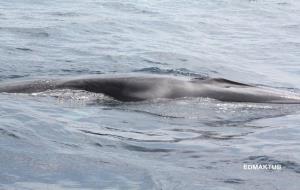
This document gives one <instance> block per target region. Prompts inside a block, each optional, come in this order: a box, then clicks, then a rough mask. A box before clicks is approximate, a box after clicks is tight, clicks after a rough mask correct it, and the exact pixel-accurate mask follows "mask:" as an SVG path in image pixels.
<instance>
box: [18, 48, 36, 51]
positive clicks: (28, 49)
mask: <svg viewBox="0 0 300 190" xmlns="http://www.w3.org/2000/svg"><path fill="white" fill-rule="evenodd" d="M16 49H17V50H21V51H33V50H32V49H30V48H16Z"/></svg>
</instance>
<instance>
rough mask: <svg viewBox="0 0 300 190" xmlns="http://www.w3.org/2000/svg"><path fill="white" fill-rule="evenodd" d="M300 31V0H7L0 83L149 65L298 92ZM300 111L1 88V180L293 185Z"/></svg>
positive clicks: (55, 185) (225, 188) (299, 173)
mask: <svg viewBox="0 0 300 190" xmlns="http://www.w3.org/2000/svg"><path fill="white" fill-rule="evenodd" d="M299 34H300V3H299V2H298V1H294V0H264V1H263V0H251V1H250V0H210V1H208V0H206V1H204V0H203V1H197V0H187V1H177V0H172V1H171V0H153V1H146V0H140V1H136V0H128V1H121V0H109V1H105V0H99V1H97V0H85V1H81V0H73V1H70V0H60V1H58V0H53V1H46V0H22V1H21V0H1V1H0V36H1V37H0V82H9V81H20V80H28V79H34V78H55V77H64V76H68V77H69V76H80V75H93V74H104V73H105V74H107V73H109V74H111V73H115V74H118V73H131V74H132V73H139V74H140V73H154V74H164V75H172V76H173V75H177V76H185V77H224V78H228V79H231V80H235V81H239V82H245V83H251V84H259V85H266V86H270V87H273V88H278V89H283V90H287V91H292V92H296V93H298V92H300V90H299V89H300V84H299V82H300V66H299V61H300V51H299V49H300V36H299ZM299 110H300V106H299V105H276V104H273V105H272V104H247V103H225V102H219V101H216V100H211V99H206V98H182V99H177V100H154V101H148V102H138V103H133V102H130V103H122V102H118V101H116V100H113V99H111V98H109V97H105V96H103V95H101V94H93V93H88V92H84V91H71V90H59V91H48V92H43V93H36V94H29V95H25V94H3V93H2V94H0V189H5V190H15V189H18V190H19V189H22V190H23V189H30V190H40V189H72V190H73V189H170V190H171V189H172V190H173V189H189V190H195V189H202V190H235V189H243V190H244V189H245V190H246V189H248V190H253V189H263V190H268V189H269V190H273V189H280V190H281V189H282V190H286V189H288V190H298V189H299V186H300V182H299V179H300V178H299V177H300V142H299V139H300V128H299V124H300V117H299V113H300V112H299ZM244 164H280V165H281V166H282V170H275V171H269V170H268V171H266V170H258V171H253V170H244V169H243V165H244Z"/></svg>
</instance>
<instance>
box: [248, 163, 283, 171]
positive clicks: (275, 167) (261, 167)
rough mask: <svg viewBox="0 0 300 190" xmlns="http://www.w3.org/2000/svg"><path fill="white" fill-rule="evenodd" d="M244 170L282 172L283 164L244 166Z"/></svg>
mask: <svg viewBox="0 0 300 190" xmlns="http://www.w3.org/2000/svg"><path fill="white" fill-rule="evenodd" d="M243 169H244V170H281V169H282V167H281V164H244V165H243Z"/></svg>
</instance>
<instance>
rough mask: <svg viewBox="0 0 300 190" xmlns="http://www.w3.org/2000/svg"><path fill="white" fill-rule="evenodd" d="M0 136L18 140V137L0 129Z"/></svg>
mask: <svg viewBox="0 0 300 190" xmlns="http://www.w3.org/2000/svg"><path fill="white" fill-rule="evenodd" d="M0 134H1V135H5V136H9V137H12V138H15V139H20V137H19V136H18V135H16V134H14V133H12V132H9V131H7V130H5V129H1V128H0Z"/></svg>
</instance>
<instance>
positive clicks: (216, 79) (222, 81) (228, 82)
mask: <svg viewBox="0 0 300 190" xmlns="http://www.w3.org/2000/svg"><path fill="white" fill-rule="evenodd" d="M209 81H213V82H219V83H227V84H233V85H239V86H252V85H249V84H244V83H240V82H235V81H232V80H228V79H224V78H212V79H209Z"/></svg>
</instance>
